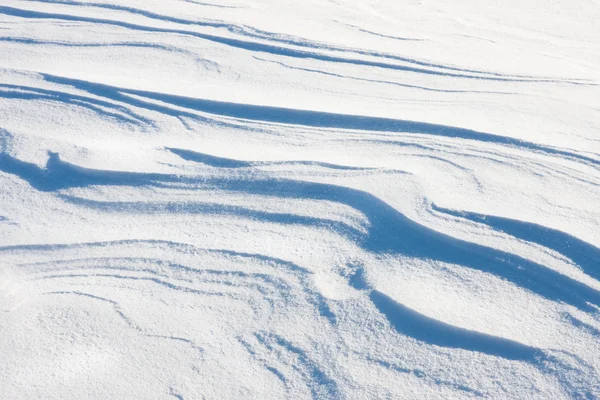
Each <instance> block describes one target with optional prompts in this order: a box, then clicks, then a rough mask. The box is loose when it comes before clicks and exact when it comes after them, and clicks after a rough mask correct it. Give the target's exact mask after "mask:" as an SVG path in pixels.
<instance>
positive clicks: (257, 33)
mask: <svg viewBox="0 0 600 400" xmlns="http://www.w3.org/2000/svg"><path fill="white" fill-rule="evenodd" d="M26 1H28V2H32V3H40V2H41V3H53V4H62V5H69V6H77V7H87V8H101V9H108V10H114V11H124V12H127V13H129V14H137V15H141V16H144V17H146V18H150V19H154V20H159V21H166V22H173V23H176V24H180V25H196V26H203V27H211V28H217V29H219V28H222V29H226V30H227V31H229V32H230V33H233V34H238V35H242V36H246V37H250V38H254V39H264V40H267V41H272V42H277V43H282V44H287V45H293V46H296V47H301V48H308V49H311V50H328V51H336V52H347V53H354V54H357V55H363V56H371V57H376V58H383V59H390V60H396V61H402V62H405V63H409V64H414V65H418V66H421V67H431V68H436V69H441V70H448V71H456V72H466V73H473V74H478V75H489V76H496V77H507V78H522V79H553V78H540V77H535V76H531V75H505V74H501V73H497V72H489V71H481V70H475V69H467V68H458V67H453V66H448V65H443V64H437V63H433V62H428V61H421V60H415V59H412V58H407V57H401V56H397V55H393V54H388V53H382V52H374V51H366V50H363V49H355V48H348V47H340V46H333V45H331V44H326V43H319V42H314V41H307V40H305V39H301V38H298V37H293V36H290V35H283V34H275V33H272V32H267V31H263V30H260V29H256V28H252V27H248V26H239V25H232V24H229V23H225V22H222V21H209V20H189V19H184V18H178V17H172V16H169V15H165V14H158V13H154V12H151V11H147V10H143V9H140V8H134V7H128V6H121V5H116V4H108V3H93V2H79V1H65V0H26ZM360 31H362V32H368V33H371V34H374V33H373V32H369V31H365V30H363V29H360ZM565 81H567V80H565ZM574 81H579V80H574ZM580 81H581V82H582V83H583V82H585V81H586V80H580Z"/></svg>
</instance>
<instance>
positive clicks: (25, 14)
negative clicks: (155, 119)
mask: <svg viewBox="0 0 600 400" xmlns="http://www.w3.org/2000/svg"><path fill="white" fill-rule="evenodd" d="M0 14H4V15H11V16H15V17H19V18H32V19H59V20H64V21H77V22H84V23H91V24H102V25H113V26H119V27H122V28H126V29H131V30H137V31H140V32H154V33H171V34H178V35H186V36H192V37H196V38H200V39H204V40H208V41H211V42H214V43H219V44H224V45H227V46H231V47H235V48H239V49H243V50H248V51H251V52H258V53H267V54H272V55H279V56H285V57H293V58H300V59H315V60H320V61H324V62H332V63H344V64H352V65H361V66H368V67H376V68H383V69H391V70H398V71H405V72H413V73H418V74H425V75H434V76H441V77H449V78H463V79H478V80H490V81H498V82H524V83H527V82H533V83H535V82H538V83H559V82H560V83H565V84H571V85H595V83H593V82H580V81H578V80H572V79H555V78H536V77H534V78H518V77H517V78H511V77H496V76H485V75H474V74H467V73H454V72H443V71H437V70H433V69H426V68H420V67H410V66H403V65H398V64H391V63H386V62H378V61H368V60H359V59H353V58H345V57H338V56H333V55H327V54H320V53H316V52H310V51H304V50H296V49H292V48H288V47H281V46H277V45H270V44H265V43H260V42H248V41H244V40H240V39H233V38H228V37H223V36H216V35H211V34H207V33H200V32H195V31H189V30H179V29H169V28H159V27H153V26H147V25H139V24H133V23H129V22H122V21H117V20H111V19H104V18H91V17H83V16H75V15H70V14H57V13H45V12H40V11H32V10H25V9H20V8H15V7H8V6H0Z"/></svg>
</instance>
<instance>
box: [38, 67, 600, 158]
mask: <svg viewBox="0 0 600 400" xmlns="http://www.w3.org/2000/svg"><path fill="white" fill-rule="evenodd" d="M41 75H42V76H43V77H44V79H45V80H47V81H48V82H53V83H58V84H61V85H68V86H73V87H75V88H78V89H80V90H83V91H86V92H89V93H91V94H94V95H96V96H100V97H105V98H107V99H110V100H112V101H120V102H127V103H129V104H130V105H131V106H135V107H140V108H148V109H150V110H154V111H159V112H164V113H167V114H168V115H186V116H187V115H191V116H194V114H188V113H185V112H181V111H176V110H173V109H170V108H168V107H164V106H161V105H158V104H154V103H148V102H142V101H140V100H137V99H136V98H132V97H129V96H127V94H131V95H136V96H141V97H143V98H148V99H152V100H155V101H161V102H163V103H166V104H172V105H174V106H177V107H182V108H185V109H191V110H195V111H200V112H204V113H209V114H213V115H219V116H224V117H230V118H236V119H242V120H251V121H260V122H268V123H275V124H289V125H300V126H306V127H318V128H337V129H346V130H363V131H378V132H397V133H407V134H415V135H428V136H440V137H447V138H457V139H465V140H474V141H479V142H484V143H491V144H496V145H502V146H509V147H516V148H521V149H525V150H529V151H533V152H540V153H546V154H548V155H556V156H560V157H564V158H568V159H573V160H577V161H579V162H583V163H588V164H591V165H593V166H595V167H596V166H598V165H600V160H598V159H596V158H593V157H588V156H585V155H581V154H578V153H575V152H572V151H567V150H562V149H558V148H554V147H551V146H546V145H542V144H537V143H532V142H527V141H524V140H521V139H516V138H511V137H507V136H499V135H494V134H490V133H484V132H479V131H475V130H471V129H467V128H460V127H453V126H448V125H439V124H432V123H428V122H420V121H408V120H401V119H391V118H383V117H371V116H361V115H350V114H336V113H330V112H323V111H311V110H298V109H289V108H280V107H273V106H262V105H253V104H239V103H230V102H222V101H217V100H208V99H200V98H190V97H183V96H177V95H170V94H163V93H156V92H148V91H142V90H135V89H126V88H119V87H115V86H110V85H105V84H100V83H92V82H88V81H83V80H78V79H70V78H65V77H60V76H56V75H50V74H41Z"/></svg>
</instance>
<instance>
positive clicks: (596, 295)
mask: <svg viewBox="0 0 600 400" xmlns="http://www.w3.org/2000/svg"><path fill="white" fill-rule="evenodd" d="M0 170H1V171H4V172H8V173H12V174H15V175H17V176H20V177H21V178H22V179H25V180H27V181H28V182H29V183H30V184H31V185H32V186H33V187H35V188H37V189H38V190H42V191H50V192H53V191H57V190H60V189H66V188H75V187H88V186H97V185H100V186H103V185H110V186H114V185H117V186H133V187H136V186H152V185H156V184H159V183H161V182H173V183H177V182H181V183H189V182H193V178H181V177H178V176H175V175H166V174H150V173H130V172H120V171H101V170H93V169H87V168H82V167H79V166H77V165H73V164H69V163H66V162H64V161H62V160H60V158H59V157H58V154H51V157H50V159H49V160H48V164H47V167H46V170H41V169H40V168H39V167H37V166H35V165H34V164H28V163H24V162H22V161H20V160H18V159H16V158H12V157H10V156H8V155H3V156H2V158H0ZM202 183H203V185H204V186H205V187H212V188H214V189H218V190H226V191H231V192H239V193H244V194H247V195H263V196H271V197H275V198H280V199H286V198H290V199H313V200H327V201H331V202H336V203H341V204H344V205H346V206H349V207H351V208H354V209H356V210H357V211H359V212H361V213H362V214H364V215H365V216H366V218H367V219H368V220H369V222H370V227H369V232H368V235H366V236H362V237H361V238H360V239H359V240H358V241H357V242H356V244H357V246H360V247H361V248H363V249H365V250H367V251H369V252H372V253H375V254H401V255H403V256H408V257H416V258H421V259H429V260H439V261H442V262H447V263H451V264H458V265H461V266H464V267H467V268H471V269H476V270H480V271H484V272H486V273H490V274H493V275H496V276H498V277H501V278H502V279H505V280H508V281H510V282H513V283H514V284H516V285H517V286H519V287H522V288H524V289H526V290H529V291H531V292H533V293H536V294H537V295H539V296H541V297H544V298H546V299H549V300H553V301H557V302H565V303H567V304H570V305H572V306H574V307H577V308H579V309H580V310H582V311H587V312H594V311H596V308H595V307H597V306H600V292H598V291H596V290H595V289H593V288H591V287H589V286H587V285H585V284H583V283H581V282H579V281H576V280H574V279H572V278H570V277H567V276H565V275H563V274H561V273H559V272H557V271H554V270H552V269H549V268H546V267H544V266H542V265H540V264H537V263H535V262H532V261H530V260H527V259H524V258H522V257H519V256H517V255H514V254H511V253H507V252H504V251H500V250H496V249H494V248H491V247H486V246H483V245H479V244H475V243H471V242H467V241H464V240H460V239H455V238H453V237H451V236H448V235H445V234H442V233H440V232H437V231H435V230H432V229H430V228H427V227H426V226H424V225H421V224H419V223H417V222H415V221H413V220H411V219H409V218H407V217H406V216H405V215H404V214H402V213H400V212H399V211H397V210H396V209H394V208H393V207H391V206H390V205H389V204H387V203H385V202H383V201H382V200H380V199H378V198H377V197H375V196H373V195H372V194H370V193H368V192H364V191H360V190H356V189H352V188H348V187H343V186H337V185H332V184H322V183H314V182H307V181H298V180H291V179H269V178H248V179H239V178H205V179H202Z"/></svg>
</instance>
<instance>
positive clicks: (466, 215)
mask: <svg viewBox="0 0 600 400" xmlns="http://www.w3.org/2000/svg"><path fill="white" fill-rule="evenodd" d="M432 209H433V210H434V211H437V212H441V213H444V214H447V215H452V216H455V217H459V218H462V219H467V220H469V221H473V222H476V223H479V224H484V225H487V226H489V227H490V228H492V229H494V230H497V231H501V232H504V233H507V234H509V235H511V236H514V237H516V238H519V239H521V240H526V241H528V242H533V243H536V244H539V245H541V246H544V247H547V248H549V249H552V250H554V251H556V252H557V253H560V254H562V255H564V256H565V257H567V258H569V259H570V260H572V261H573V262H574V263H575V264H576V265H577V266H579V267H580V268H581V269H582V270H583V272H585V273H586V274H587V275H589V276H591V277H592V278H594V279H596V280H598V281H600V268H598V260H600V248H598V247H596V246H594V245H592V244H591V243H588V242H585V241H583V240H581V239H578V238H577V237H575V236H573V235H570V234H568V233H565V232H562V231H560V230H558V229H552V228H549V227H546V226H542V225H539V224H534V223H530V222H526V221H520V220H516V219H511V218H505V217H500V216H493V215H484V214H477V213H473V212H467V211H458V210H450V209H445V208H442V207H438V206H436V205H435V204H432Z"/></svg>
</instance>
